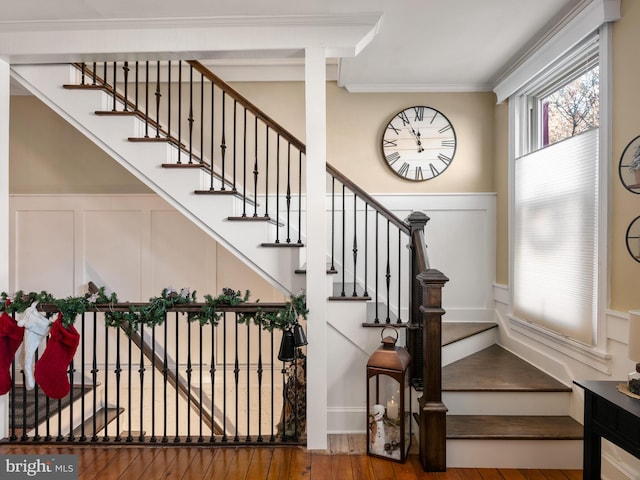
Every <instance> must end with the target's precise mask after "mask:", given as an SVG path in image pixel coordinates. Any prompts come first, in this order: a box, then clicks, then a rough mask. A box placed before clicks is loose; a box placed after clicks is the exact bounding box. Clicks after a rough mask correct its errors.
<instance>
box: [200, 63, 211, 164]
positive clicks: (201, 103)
mask: <svg viewBox="0 0 640 480" xmlns="http://www.w3.org/2000/svg"><path fill="white" fill-rule="evenodd" d="M200 163H201V164H204V75H203V74H200ZM211 174H212V175H213V157H211Z"/></svg>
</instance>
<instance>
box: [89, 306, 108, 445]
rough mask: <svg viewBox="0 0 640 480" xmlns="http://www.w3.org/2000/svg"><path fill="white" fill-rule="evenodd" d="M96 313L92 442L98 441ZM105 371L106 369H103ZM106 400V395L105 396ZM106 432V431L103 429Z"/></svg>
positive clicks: (95, 327) (93, 343)
mask: <svg viewBox="0 0 640 480" xmlns="http://www.w3.org/2000/svg"><path fill="white" fill-rule="evenodd" d="M97 327H98V312H93V338H92V346H93V350H92V352H93V354H92V356H93V358H92V362H91V392H92V394H93V420H92V423H93V435H92V436H91V441H92V442H97V441H98V395H97V392H96V389H97V388H98V356H97V355H96V352H97V351H98V330H97ZM105 370H106V368H105ZM105 398H106V395H105ZM105 430H106V429H105Z"/></svg>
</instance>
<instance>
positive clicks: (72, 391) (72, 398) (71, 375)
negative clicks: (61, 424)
mask: <svg viewBox="0 0 640 480" xmlns="http://www.w3.org/2000/svg"><path fill="white" fill-rule="evenodd" d="M67 373H68V378H69V425H70V426H69V436H68V439H69V441H70V442H72V441H73V440H74V438H75V436H74V435H73V430H74V428H73V425H74V424H73V418H74V417H73V404H74V402H75V393H76V389H75V387H74V385H75V384H74V377H75V373H76V368H75V362H74V359H73V358H72V359H71V363H69V370H67ZM82 396H84V395H82ZM80 415H84V412H82V413H81V414H80ZM60 421H62V418H60ZM60 437H62V430H61V431H60ZM60 440H62V438H61V439H60Z"/></svg>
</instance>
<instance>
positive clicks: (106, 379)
mask: <svg viewBox="0 0 640 480" xmlns="http://www.w3.org/2000/svg"><path fill="white" fill-rule="evenodd" d="M104 398H106V399H109V327H108V326H107V324H106V322H105V324H104ZM103 410H104V425H105V428H104V435H103V436H102V441H103V442H108V441H109V435H108V430H107V427H106V426H107V425H109V413H108V411H107V409H106V408H104V409H103ZM117 413H118V418H119V417H120V409H118V410H117Z"/></svg>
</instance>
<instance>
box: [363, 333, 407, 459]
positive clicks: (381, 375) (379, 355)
mask: <svg viewBox="0 0 640 480" xmlns="http://www.w3.org/2000/svg"><path fill="white" fill-rule="evenodd" d="M386 330H389V329H388V328H384V329H383V330H382V333H381V335H380V336H381V337H383V338H382V345H381V346H380V347H379V348H378V349H377V350H376V351H375V352H373V355H371V357H369V361H368V362H367V408H368V415H367V453H368V454H369V455H372V456H376V457H381V458H386V459H389V460H395V461H397V462H404V461H405V460H406V459H407V454H408V453H409V448H410V447H411V396H410V391H409V387H410V384H409V363H410V362H411V356H410V355H409V352H407V350H405V349H404V348H402V347H397V346H396V342H397V340H398V331H397V330H396V329H395V328H392V329H391V330H392V331H393V332H394V333H395V335H394V336H386V337H384V332H385V331H386Z"/></svg>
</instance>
